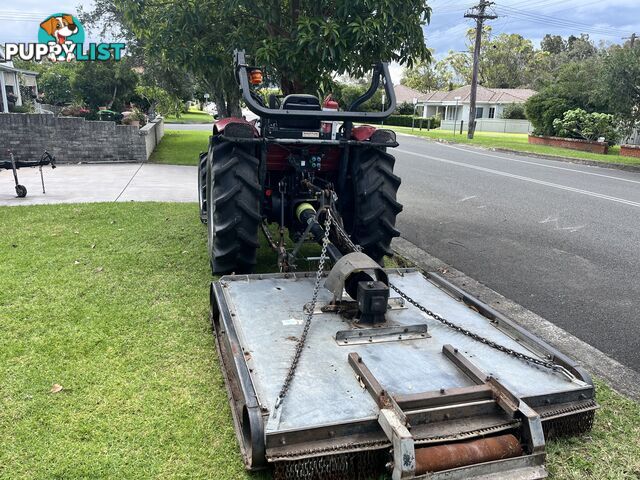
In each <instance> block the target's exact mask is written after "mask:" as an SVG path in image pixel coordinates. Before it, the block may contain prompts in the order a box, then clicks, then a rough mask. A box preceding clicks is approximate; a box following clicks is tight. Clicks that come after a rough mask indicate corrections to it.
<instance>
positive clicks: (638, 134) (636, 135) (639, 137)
mask: <svg viewBox="0 0 640 480" xmlns="http://www.w3.org/2000/svg"><path fill="white" fill-rule="evenodd" d="M621 143H623V144H627V145H640V130H635V131H634V132H633V133H632V134H631V135H630V136H629V137H627V138H625V139H624V140H623V141H622V142H621Z"/></svg>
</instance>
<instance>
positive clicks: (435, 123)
mask: <svg viewBox="0 0 640 480" xmlns="http://www.w3.org/2000/svg"><path fill="white" fill-rule="evenodd" d="M412 118H413V116H412V115H391V116H389V117H388V118H386V119H385V120H384V124H385V125H389V126H396V127H410V126H411V125H412V124H413V125H414V126H415V127H416V128H419V127H420V121H422V128H427V125H429V121H431V123H430V125H431V127H430V128H439V127H440V118H439V117H428V118H422V117H415V122H413V121H412ZM378 123H379V122H378Z"/></svg>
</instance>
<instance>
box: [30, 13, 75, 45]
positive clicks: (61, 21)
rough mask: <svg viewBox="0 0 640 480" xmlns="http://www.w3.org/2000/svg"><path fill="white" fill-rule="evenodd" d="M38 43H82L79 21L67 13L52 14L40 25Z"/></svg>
mask: <svg viewBox="0 0 640 480" xmlns="http://www.w3.org/2000/svg"><path fill="white" fill-rule="evenodd" d="M38 42H40V43H50V42H55V43H57V44H59V45H62V44H64V43H67V42H73V43H83V42H84V28H82V24H81V23H80V21H79V20H78V19H77V18H75V17H74V16H73V15H70V14H68V13H54V14H53V15H51V16H49V17H48V18H47V19H46V20H45V21H44V22H42V23H41V24H40V29H39V31H38Z"/></svg>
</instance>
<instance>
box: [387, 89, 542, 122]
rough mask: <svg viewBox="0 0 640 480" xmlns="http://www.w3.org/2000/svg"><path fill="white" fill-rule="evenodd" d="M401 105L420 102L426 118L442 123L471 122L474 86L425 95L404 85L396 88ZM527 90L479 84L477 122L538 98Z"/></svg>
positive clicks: (418, 106)
mask: <svg viewBox="0 0 640 480" xmlns="http://www.w3.org/2000/svg"><path fill="white" fill-rule="evenodd" d="M393 88H394V91H395V93H396V101H397V103H398V104H401V103H403V102H407V103H413V102H414V99H415V101H416V102H417V103H416V105H417V107H416V108H417V110H418V112H421V114H422V116H423V117H425V118H426V117H435V116H439V117H440V118H441V119H442V120H445V121H446V120H449V121H456V122H458V121H460V120H464V121H465V122H467V121H468V119H469V105H470V100H469V97H470V96H471V86H470V85H465V86H464V87H460V88H456V89H455V90H450V91H433V92H427V93H422V92H419V91H417V90H414V89H412V88H409V87H406V86H404V85H396V86H394V87H393ZM535 94H536V92H535V91H534V90H530V89H528V88H486V87H483V86H480V85H478V91H477V96H476V118H477V119H499V118H501V115H502V111H503V110H504V107H505V106H506V105H509V104H511V103H524V102H526V101H527V99H528V98H529V97H531V96H532V95H535Z"/></svg>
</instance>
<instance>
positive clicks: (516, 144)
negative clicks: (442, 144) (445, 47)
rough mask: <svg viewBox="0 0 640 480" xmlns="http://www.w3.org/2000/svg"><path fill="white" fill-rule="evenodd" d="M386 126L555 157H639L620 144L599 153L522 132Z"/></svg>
mask: <svg viewBox="0 0 640 480" xmlns="http://www.w3.org/2000/svg"><path fill="white" fill-rule="evenodd" d="M388 128H391V129H393V130H395V131H396V132H400V133H408V134H413V135H417V136H420V137H426V138H432V139H434V140H435V139H442V140H447V141H450V142H456V143H468V144H471V145H478V146H480V147H487V148H507V149H510V150H517V151H521V152H530V153H539V154H544V155H553V156H556V157H570V158H577V159H582V160H592V161H596V162H607V163H624V164H628V165H640V159H638V158H633V157H622V156H620V146H617V145H616V146H614V147H611V148H609V153H608V154H607V155H600V154H597V153H589V152H580V151H577V150H569V149H568V148H556V147H548V146H546V145H530V144H529V143H528V141H527V135H526V134H522V133H499V132H476V133H475V138H474V139H473V140H469V139H468V138H467V133H466V132H463V134H462V135H460V133H459V132H458V133H456V134H454V133H453V132H452V131H448V130H441V129H438V130H430V131H427V130H425V129H423V130H422V131H420V130H418V129H417V128H416V129H414V130H413V132H412V131H411V127H395V126H390V127H388Z"/></svg>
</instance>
